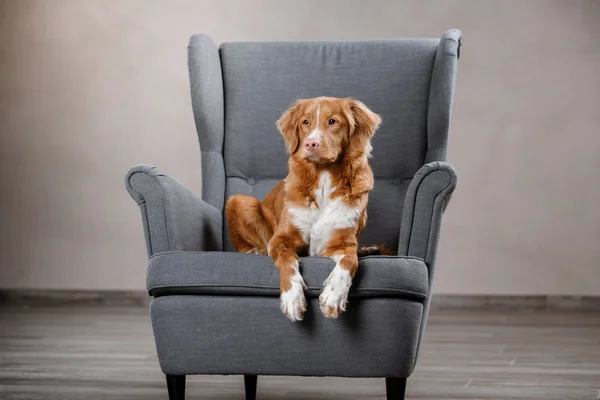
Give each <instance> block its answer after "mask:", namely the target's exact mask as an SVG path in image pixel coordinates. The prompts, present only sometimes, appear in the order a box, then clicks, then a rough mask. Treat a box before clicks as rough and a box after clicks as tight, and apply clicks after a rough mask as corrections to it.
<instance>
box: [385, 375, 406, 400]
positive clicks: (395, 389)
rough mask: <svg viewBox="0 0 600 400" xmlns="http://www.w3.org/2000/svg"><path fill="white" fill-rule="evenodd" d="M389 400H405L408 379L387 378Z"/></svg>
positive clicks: (386, 389) (386, 387) (386, 388)
mask: <svg viewBox="0 0 600 400" xmlns="http://www.w3.org/2000/svg"><path fill="white" fill-rule="evenodd" d="M385 391H386V393H387V400H404V393H405V392H406V378H385Z"/></svg>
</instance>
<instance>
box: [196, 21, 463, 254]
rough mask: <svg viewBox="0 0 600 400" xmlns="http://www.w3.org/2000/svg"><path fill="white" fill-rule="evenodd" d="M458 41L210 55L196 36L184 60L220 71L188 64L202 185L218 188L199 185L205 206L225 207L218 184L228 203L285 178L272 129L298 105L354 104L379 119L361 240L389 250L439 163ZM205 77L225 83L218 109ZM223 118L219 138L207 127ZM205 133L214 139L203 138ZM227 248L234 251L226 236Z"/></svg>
mask: <svg viewBox="0 0 600 400" xmlns="http://www.w3.org/2000/svg"><path fill="white" fill-rule="evenodd" d="M460 37H461V36H460V32H459V31H456V30H452V31H448V32H446V34H445V35H444V37H442V39H441V40H440V39H390V40H371V41H315V42H240V43H237V42H236V43H224V44H222V45H221V47H220V48H219V50H218V54H216V55H215V54H214V53H215V51H216V49H215V50H212V51H208V53H207V51H206V50H202V49H199V48H197V49H194V48H193V47H194V46H196V47H203V46H204V47H206V39H207V38H206V37H202V36H200V37H193V38H192V40H191V43H190V47H192V49H191V50H190V57H192V55H194V57H196V58H194V60H197V57H199V56H198V55H199V54H203V53H207V54H209V55H210V54H212V55H213V57H218V60H217V61H218V62H219V65H220V71H218V70H217V68H216V67H215V66H214V65H212V64H211V65H212V66H211V65H208V67H207V66H206V65H205V66H204V67H202V68H200V67H199V66H198V62H197V61H194V60H192V58H191V59H190V63H191V64H190V77H191V84H192V98H193V99H194V112H195V115H196V123H197V127H198V133H199V136H200V142H201V148H202V150H203V151H202V156H203V179H204V180H206V179H209V180H212V179H217V180H224V182H223V183H222V184H220V183H219V184H218V185H215V184H214V183H209V182H206V183H203V190H204V191H206V190H208V191H211V192H214V193H213V194H214V195H213V194H211V193H203V198H205V200H207V199H208V200H207V201H209V200H212V201H209V202H211V203H212V204H213V205H215V206H217V207H219V208H221V209H222V199H219V198H218V197H219V195H218V194H217V192H216V189H215V186H219V187H221V186H223V185H224V186H225V198H227V197H229V196H231V195H233V194H237V193H243V194H249V195H254V196H256V197H258V198H259V199H261V200H262V199H263V198H264V197H265V196H266V195H267V193H268V192H269V191H270V190H271V189H272V188H273V187H274V186H275V184H276V183H277V182H278V181H279V180H281V179H283V178H284V177H285V176H286V174H287V158H288V156H287V153H286V150H285V146H284V142H283V138H282V137H281V135H280V134H279V133H278V131H277V129H276V127H275V121H276V120H277V119H278V118H279V116H280V115H281V113H282V112H283V111H284V110H285V109H287V108H288V107H289V106H290V105H291V104H292V103H293V102H294V101H295V100H296V99H299V98H310V97H317V96H331V97H353V98H356V99H358V100H360V101H362V102H363V103H365V104H366V105H367V106H368V107H369V108H371V109H372V110H373V111H375V112H376V113H378V114H380V115H381V117H382V120H383V123H382V125H381V127H380V129H379V130H378V131H377V133H376V134H375V136H374V138H373V140H372V143H373V153H372V154H373V158H372V159H371V166H372V168H373V172H374V174H375V189H374V190H373V192H372V193H371V195H370V198H369V209H368V214H369V222H368V224H367V228H366V229H365V232H364V233H363V236H362V238H361V242H362V243H364V244H386V245H388V246H391V247H393V246H396V245H397V243H398V235H399V231H400V229H399V227H400V219H401V213H402V205H403V203H404V196H405V194H406V189H407V188H408V184H409V183H410V180H411V178H412V176H413V175H414V174H415V173H416V171H417V170H418V169H419V168H420V167H421V166H422V165H423V164H424V163H426V162H430V161H445V159H446V146H447V138H448V122H449V115H450V107H451V100H452V94H453V89H454V77H455V68H456V58H457V53H458V49H459V41H460ZM213 46H214V45H213ZM205 64H206V63H205ZM213 64H214V63H213ZM208 75H211V76H212V78H210V79H212V80H215V75H220V76H219V78H221V79H222V96H223V101H222V103H223V104H222V105H221V107H222V108H221V109H218V110H215V109H214V108H215V107H217V108H218V104H216V105H215V104H208V102H209V99H206V98H202V93H204V96H206V93H211V92H215V91H217V92H218V89H219V88H218V87H214V88H212V89H211V88H210V87H209V89H208V90H207V89H206V86H207V83H206V80H207V79H209V76H208ZM211 84H213V85H215V84H214V83H211ZM195 88H196V90H200V91H201V93H194V91H195ZM210 101H211V102H213V103H214V99H213V100H210ZM211 107H212V108H213V109H212V111H211ZM215 113H216V116H215ZM219 113H221V114H219ZM199 117H200V119H201V121H199ZM221 117H222V118H223V120H222V124H223V125H222V126H219V127H218V128H219V129H220V131H219V129H215V128H214V125H215V124H216V125H219V123H220V121H218V118H221ZM206 118H217V121H212V122H211V121H208V122H207V121H206ZM207 123H208V125H209V126H207ZM211 124H212V125H213V126H212V127H211V126H210V125H211ZM207 130H208V131H209V132H208V134H210V135H211V136H212V137H211V138H205V137H203V136H207V132H206V131H207ZM215 132H216V133H215ZM219 141H220V142H219ZM215 144H216V146H215ZM219 152H220V153H221V155H222V160H223V161H222V164H224V170H223V171H214V169H215V166H214V162H211V163H209V164H210V165H212V167H211V166H210V165H208V164H206V165H205V160H204V158H205V157H207V158H208V159H213V158H215V157H217V158H218V157H219V154H218V153H219ZM207 168H208V169H209V170H211V171H212V172H210V171H204V169H207ZM221 175H222V176H221ZM221 196H223V194H222V193H221ZM215 203H217V204H215ZM225 243H227V244H226V246H225V247H226V249H229V250H231V244H230V243H229V240H228V238H226V241H225Z"/></svg>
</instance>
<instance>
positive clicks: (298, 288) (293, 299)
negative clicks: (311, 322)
mask: <svg viewBox="0 0 600 400" xmlns="http://www.w3.org/2000/svg"><path fill="white" fill-rule="evenodd" d="M290 282H291V284H292V286H291V288H290V289H289V290H287V291H285V292H282V293H281V297H280V298H279V300H280V308H281V311H282V312H283V313H284V314H285V316H286V317H288V318H289V319H290V321H302V319H303V318H304V313H305V312H306V297H304V289H306V284H305V283H304V279H302V276H301V275H300V274H297V275H295V276H293V277H292V278H291V280H290Z"/></svg>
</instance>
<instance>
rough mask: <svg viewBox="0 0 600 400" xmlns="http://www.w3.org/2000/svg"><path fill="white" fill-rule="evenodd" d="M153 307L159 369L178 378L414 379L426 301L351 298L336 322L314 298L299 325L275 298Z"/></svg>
mask: <svg viewBox="0 0 600 400" xmlns="http://www.w3.org/2000/svg"><path fill="white" fill-rule="evenodd" d="M150 310H151V317H152V326H153V329H154V337H155V338H156V349H157V352H158V360H159V362H160V367H161V369H162V371H163V372H164V373H165V374H172V375H188V374H258V375H307V376H348V377H385V376H388V377H407V376H409V375H410V373H411V372H412V370H413V368H414V364H415V354H416V349H417V341H418V338H419V329H420V324H421V318H422V315H423V305H422V304H421V303H420V302H417V301H410V300H403V299H388V298H373V299H367V300H358V299H357V300H356V301H352V300H351V301H350V304H349V307H348V311H346V312H345V313H343V314H342V315H341V316H340V317H339V318H338V319H335V320H331V319H326V318H324V317H323V316H322V315H321V312H320V311H319V301H318V299H309V300H308V311H307V312H306V314H305V316H304V321H302V322H296V323H295V322H290V321H289V320H288V319H286V318H285V317H283V316H282V315H281V311H280V310H279V299H277V298H276V297H260V296H164V297H159V298H156V299H154V300H152V304H151V307H150ZM282 396H283V393H282Z"/></svg>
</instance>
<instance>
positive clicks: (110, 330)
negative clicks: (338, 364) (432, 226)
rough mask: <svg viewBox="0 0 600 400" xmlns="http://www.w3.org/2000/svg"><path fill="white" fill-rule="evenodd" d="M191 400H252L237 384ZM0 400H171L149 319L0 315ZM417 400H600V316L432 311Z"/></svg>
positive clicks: (228, 379) (362, 395)
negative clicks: (168, 396) (1, 399)
mask: <svg viewBox="0 0 600 400" xmlns="http://www.w3.org/2000/svg"><path fill="white" fill-rule="evenodd" d="M384 391H385V385H384V382H383V380H382V379H343V378H296V377H260V378H259V398H260V399H262V400H278V399H283V398H285V399H290V400H300V399H313V400H325V399H349V400H358V399H373V400H375V399H378V400H382V399H384V398H385V393H384ZM187 393H188V395H187V398H188V399H212V400H235V399H240V400H241V399H242V398H243V379H242V377H237V376H193V377H190V378H188V388H187ZM0 398H3V399H29V400H32V399H57V400H58V399H61V400H63V399H66V400H70V399H91V400H99V399H103V400H104V399H106V400H108V399H115V400H116V399H145V400H153V399H166V398H167V394H166V385H165V380H164V376H163V375H162V373H161V372H160V369H159V367H158V362H157V358H156V354H155V349H154V343H153V338H152V330H151V327H150V321H149V315H148V310H147V309H146V308H144V307H138V306H131V307H107V306H85V307H82V306H58V307H32V308H23V307H0ZM407 398H408V399H435V400H445V399H481V400H485V399H494V400H502V399H557V400H558V399H561V400H562V399H565V400H566V399H577V400H582V399H599V398H600V313H585V312H583V313H582V312H568V311H547V310H546V311H540V310H537V311H536V310H533V311H528V312H515V311H506V310H504V311H503V310H489V311H482V310H476V311H473V310H471V311H466V310H463V311H460V310H448V309H443V310H441V309H440V310H434V311H433V312H432V314H430V317H429V323H428V326H427V332H426V335H425V343H424V346H423V349H422V353H421V358H420V360H419V363H418V366H417V368H416V370H415V373H414V374H413V376H412V377H411V378H410V379H409V380H408V389H407Z"/></svg>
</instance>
